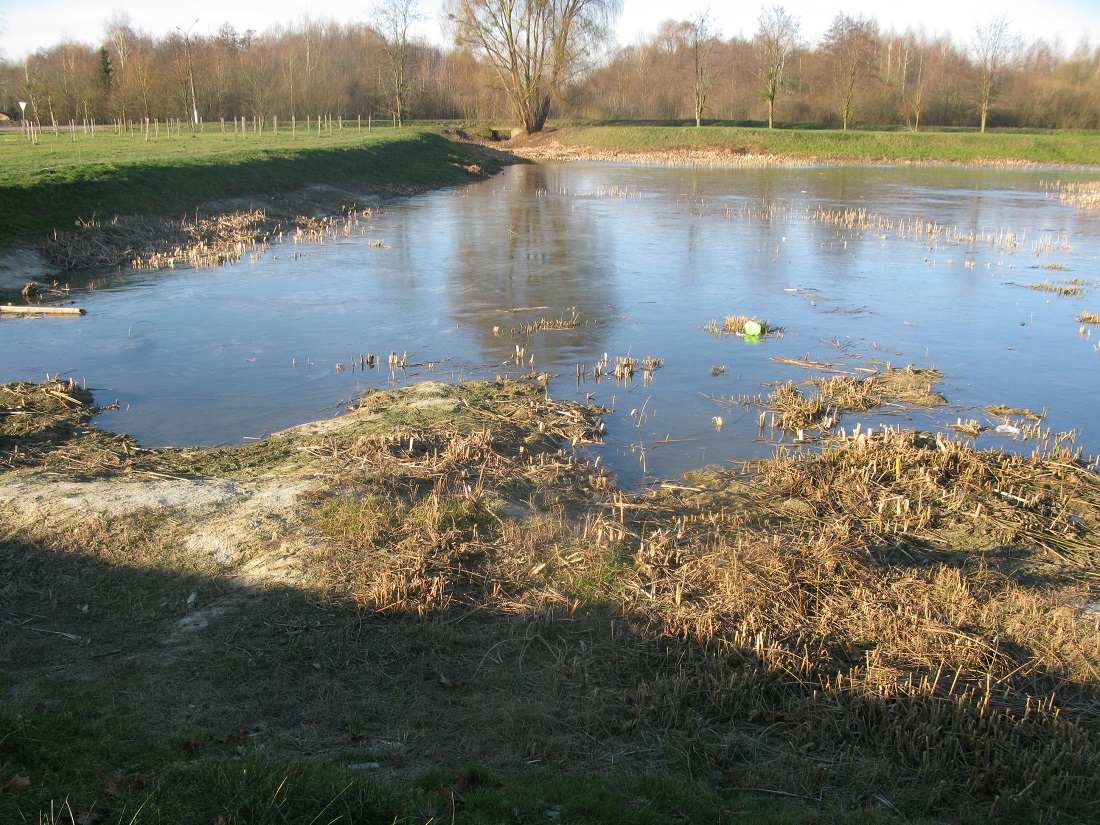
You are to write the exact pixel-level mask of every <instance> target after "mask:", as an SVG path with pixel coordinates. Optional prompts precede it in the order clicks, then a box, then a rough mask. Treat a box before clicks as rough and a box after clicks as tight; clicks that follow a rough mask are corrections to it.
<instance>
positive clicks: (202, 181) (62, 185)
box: [0, 125, 492, 241]
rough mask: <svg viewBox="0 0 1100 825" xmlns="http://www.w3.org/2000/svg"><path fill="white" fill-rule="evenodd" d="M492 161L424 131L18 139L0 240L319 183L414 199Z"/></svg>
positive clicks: (2, 173) (7, 148)
mask: <svg viewBox="0 0 1100 825" xmlns="http://www.w3.org/2000/svg"><path fill="white" fill-rule="evenodd" d="M485 164H486V159H485V157H483V156H479V155H474V154H473V153H472V152H471V151H470V149H469V147H467V146H464V145H462V144H458V143H454V142H451V141H449V140H447V139H446V138H444V137H442V136H441V135H438V134H434V133H431V132H427V131H422V130H416V129H392V128H391V129H385V130H382V129H375V130H373V131H367V130H366V129H365V128H364V129H362V130H359V129H358V128H356V126H354V125H351V126H348V127H346V128H344V129H342V130H341V129H336V130H333V131H331V132H324V133H322V134H321V135H318V134H317V133H316V132H310V133H307V132H306V131H305V130H304V129H301V128H300V129H298V131H297V135H296V137H294V138H292V137H291V133H290V129H289V128H287V127H280V130H279V132H278V134H275V133H274V132H272V131H268V132H264V133H263V134H255V133H252V132H249V133H247V134H245V135H243V136H241V135H237V136H234V135H233V134H232V133H231V132H230V133H228V134H227V135H225V136H223V135H222V134H221V131H220V128H218V129H212V128H208V129H207V131H206V132H205V133H203V134H199V135H194V136H193V135H191V134H190V133H188V132H186V131H185V132H184V133H183V135H179V136H177V135H176V134H175V133H173V136H172V137H171V138H168V137H167V136H166V133H165V130H163V129H162V130H161V136H160V138H159V139H152V140H150V141H149V142H148V143H147V142H146V141H145V139H144V137H143V136H140V135H135V136H134V137H130V136H128V135H123V136H120V135H117V134H115V133H114V132H113V131H110V130H107V129H103V128H100V129H99V130H97V131H96V133H95V134H85V133H83V132H77V134H76V140H75V142H74V141H72V140H70V138H69V135H68V134H66V133H62V134H61V137H60V138H59V139H58V138H55V137H54V136H53V135H52V134H51V133H49V132H46V133H43V134H42V135H41V136H40V142H39V143H38V144H37V145H34V144H31V143H30V141H29V140H27V139H26V137H25V136H24V135H22V134H21V133H20V132H18V131H10V132H4V133H0V241H3V240H9V241H10V240H13V239H27V240H35V239H41V238H45V237H47V236H48V235H49V233H51V232H52V231H53V230H54V229H65V228H68V227H71V226H73V224H74V223H75V222H76V221H78V220H85V221H86V220H90V219H92V218H93V217H95V218H98V219H100V220H109V219H111V218H112V217H114V216H115V215H124V214H137V215H171V216H175V217H180V216H182V215H185V214H187V213H190V212H192V211H194V210H195V209H196V208H197V207H199V206H200V205H202V204H204V203H207V202H209V201H213V200H217V199H225V198H242V197H253V196H255V197H259V196H265V195H276V194H281V193H286V192H290V191H293V190H295V189H300V188H302V187H307V186H310V185H314V184H330V185H337V186H340V187H341V188H344V189H347V190H352V191H355V190H356V189H357V188H358V189H368V188H370V189H374V190H376V191H387V190H391V191H395V192H401V191H408V190H410V189H420V188H425V187H430V186H444V185H450V184H458V183H464V182H468V181H470V180H473V179H476V178H477V177H480V176H483V174H484V172H485V171H492V170H491V169H490V170H483V167H484V165H485Z"/></svg>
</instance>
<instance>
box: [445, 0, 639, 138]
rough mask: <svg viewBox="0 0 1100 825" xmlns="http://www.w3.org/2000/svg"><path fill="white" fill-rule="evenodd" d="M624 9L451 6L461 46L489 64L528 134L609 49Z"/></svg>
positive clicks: (521, 3)
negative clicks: (565, 90) (563, 92)
mask: <svg viewBox="0 0 1100 825" xmlns="http://www.w3.org/2000/svg"><path fill="white" fill-rule="evenodd" d="M621 9H622V0H448V17H449V19H450V20H451V21H452V23H453V24H454V29H455V37H456V40H457V41H458V42H459V43H461V44H463V45H467V46H470V47H472V48H474V49H475V50H477V51H480V52H481V53H483V54H484V55H485V56H486V57H487V58H488V60H489V63H490V64H491V65H492V67H493V70H494V71H495V72H496V76H497V79H498V80H499V81H500V83H501V85H502V86H503V87H504V91H505V93H506V94H507V95H508V97H509V98H510V99H511V102H512V105H513V107H514V108H515V110H516V114H517V115H518V116H519V119H520V124H521V125H522V127H523V130H524V131H525V132H527V133H528V134H531V133H532V132H541V131H542V129H543V127H544V126H545V125H546V119H547V117H549V115H550V101H551V98H552V97H553V96H554V95H555V94H557V93H559V92H560V91H561V89H562V87H563V86H564V85H565V84H566V83H567V82H568V81H570V80H572V79H573V78H575V77H576V76H577V75H578V74H580V72H581V71H582V70H583V69H584V68H585V66H586V65H587V63H588V61H590V60H592V59H594V58H595V57H596V56H597V55H598V54H599V53H600V52H601V51H602V49H603V47H605V45H606V43H607V40H608V37H609V34H610V27H611V24H612V23H613V22H614V20H615V18H616V17H618V15H619V12H620V10H621Z"/></svg>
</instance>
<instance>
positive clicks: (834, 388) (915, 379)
mask: <svg viewBox="0 0 1100 825" xmlns="http://www.w3.org/2000/svg"><path fill="white" fill-rule="evenodd" d="M786 363H792V364H797V365H799V366H810V367H821V366H823V365H822V364H820V363H819V362H810V361H799V360H793V359H788V360H787V361H786ZM824 366H828V365H824ZM885 366H886V368H885V369H883V370H880V371H877V372H872V373H871V374H870V375H867V376H865V377H863V378H857V377H855V376H852V375H836V376H831V377H829V378H811V379H809V380H807V381H805V382H803V384H804V385H807V386H810V387H813V388H814V389H813V391H812V392H808V393H807V392H805V391H803V390H802V389H801V388H800V387H798V386H796V385H795V383H794V381H784V382H781V383H779V384H776V385H775V386H774V387H772V390H771V392H769V393H768V394H767V395H766V396H742V397H741V398H738V399H736V400H737V402H738V403H739V404H742V405H745V406H758V407H762V408H763V409H764V410H765V411H766V412H771V413H772V415H771V416H770V417H769V416H767V415H766V413H765V414H762V415H761V418H760V422H761V427H763V426H764V424H765V422H767V423H768V424H769V426H771V427H772V428H773V429H779V430H784V431H786V432H798V433H805V432H807V431H811V430H814V431H819V432H829V431H830V430H832V429H833V428H834V427H835V426H836V425H837V424H838V423H839V422H840V417H841V415H842V414H843V413H846V412H866V411H867V410H872V409H876V408H878V407H881V406H883V405H884V404H894V405H898V404H902V405H908V406H913V407H939V406H942V405H944V404H946V403H947V399H945V398H944V397H943V396H942V395H940V394H939V393H937V392H934V391H933V389H932V388H933V387H934V386H935V385H936V384H938V383H940V382H941V381H942V380H943V376H942V375H941V374H940V373H939V372H938V371H937V370H935V369H919V368H916V367H913V366H908V367H905V368H903V369H898V368H894V367H891V366H889V365H885Z"/></svg>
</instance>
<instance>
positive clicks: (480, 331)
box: [445, 166, 620, 361]
mask: <svg viewBox="0 0 1100 825" xmlns="http://www.w3.org/2000/svg"><path fill="white" fill-rule="evenodd" d="M563 177H566V178H568V175H567V170H563V169H562V168H560V167H540V166H522V167H518V168H516V169H514V170H513V173H512V174H510V175H509V176H508V177H507V178H506V179H502V180H499V181H494V182H491V183H490V184H488V185H486V186H485V187H482V188H481V189H480V190H479V191H478V193H477V194H476V195H473V194H471V196H470V197H469V200H470V201H471V202H470V203H468V204H467V205H466V209H465V211H464V214H463V218H462V220H461V222H460V224H458V226H459V228H458V231H456V232H455V234H454V236H453V237H450V238H448V239H447V241H448V242H449V243H450V244H451V245H453V250H454V251H453V253H452V255H451V257H450V260H449V262H448V264H447V265H446V267H445V277H446V282H447V288H448V293H449V294H450V295H451V297H452V300H451V305H450V311H451V315H452V317H453V318H454V319H455V320H456V322H458V323H461V324H463V325H466V326H468V327H470V328H471V329H473V330H474V336H475V339H476V342H477V343H478V344H479V345H480V347H481V349H482V352H483V354H484V355H485V357H486V358H492V357H493V356H495V355H499V354H500V353H499V351H500V349H501V347H502V341H501V340H500V339H501V338H502V337H503V338H505V339H508V340H506V341H505V342H504V343H503V346H505V347H507V348H511V347H512V343H511V339H512V338H513V337H515V336H514V335H513V334H512V331H513V330H518V329H520V328H522V327H523V326H524V325H528V324H533V323H537V322H538V321H540V320H544V319H545V320H549V321H556V320H561V319H563V318H571V317H572V316H573V315H574V314H575V315H576V316H577V317H578V319H579V322H578V324H577V326H576V327H575V328H574V329H571V330H555V331H554V334H552V335H545V336H544V340H542V341H540V346H539V350H540V353H541V357H543V358H545V359H547V360H552V361H557V360H558V359H560V358H576V357H579V356H581V355H582V354H583V353H585V352H591V351H595V350H599V349H601V348H602V347H603V346H604V340H605V336H606V334H607V332H608V331H609V330H610V328H611V327H612V326H613V323H614V316H615V314H616V310H615V306H616V301H617V294H618V291H619V287H620V285H619V284H617V283H616V280H615V278H614V277H613V273H612V261H613V260H614V258H615V250H614V233H612V232H611V231H610V230H609V229H608V228H606V226H605V222H604V221H600V220H592V219H591V216H590V215H588V214H587V213H586V212H585V211H583V210H578V209H576V208H575V206H576V204H575V202H574V201H573V199H572V198H570V197H569V195H568V194H567V193H566V192H565V184H564V182H563V180H562V178H563ZM494 329H495V330H497V331H496V332H494ZM524 337H526V336H524Z"/></svg>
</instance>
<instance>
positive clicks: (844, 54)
mask: <svg viewBox="0 0 1100 825" xmlns="http://www.w3.org/2000/svg"><path fill="white" fill-rule="evenodd" d="M877 40H878V26H877V25H876V24H875V22H874V20H871V19H868V18H866V17H849V16H848V15H847V14H844V13H843V12H841V13H840V14H838V15H837V16H836V17H835V18H834V19H833V22H832V25H831V26H829V30H828V31H827V32H825V40H824V43H823V47H824V51H825V52H826V54H827V55H828V56H829V57H830V58H831V60H832V63H833V80H834V83H835V85H836V91H837V98H838V104H839V106H840V120H841V123H842V124H843V128H844V129H847V128H848V124H849V123H851V122H852V113H853V111H854V108H855V97H856V91H857V90H858V89H859V87H860V85H861V84H862V83H864V82H865V81H866V80H867V79H868V78H869V77H870V76H871V73H872V70H873V66H874V57H875V44H876V42H877Z"/></svg>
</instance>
